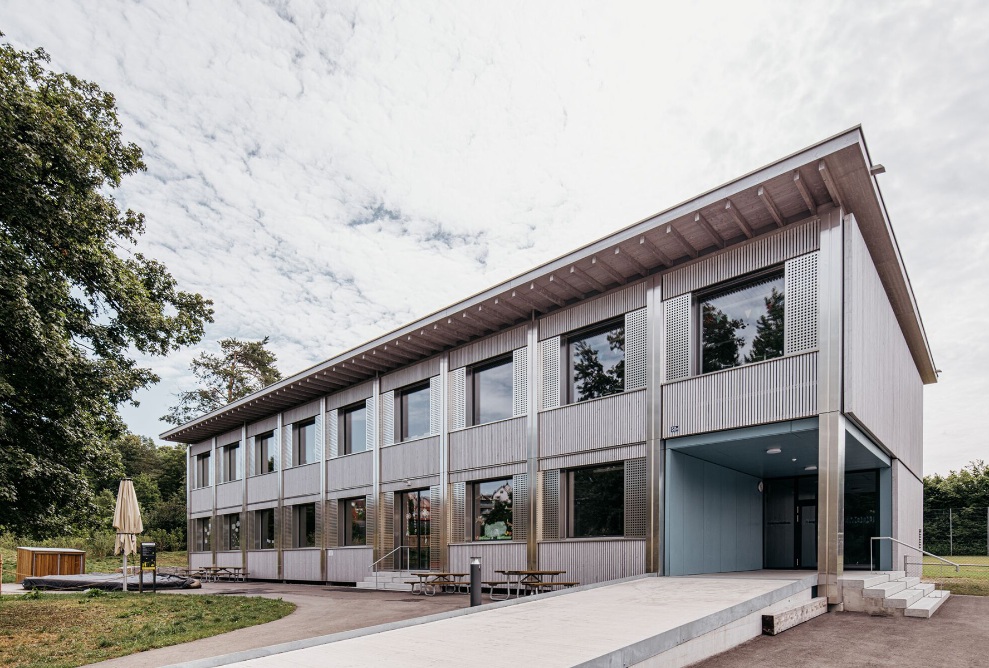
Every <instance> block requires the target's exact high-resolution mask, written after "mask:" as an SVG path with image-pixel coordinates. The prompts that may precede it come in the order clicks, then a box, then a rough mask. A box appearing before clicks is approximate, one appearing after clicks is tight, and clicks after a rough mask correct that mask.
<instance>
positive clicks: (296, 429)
mask: <svg viewBox="0 0 989 668" xmlns="http://www.w3.org/2000/svg"><path fill="white" fill-rule="evenodd" d="M307 427H312V428H313V430H312V434H313V438H312V441H313V442H312V461H310V460H309V458H308V457H306V461H304V462H303V461H299V460H300V459H302V457H301V455H302V454H306V452H307V450H308V442H303V441H302V434H304V433H305V429H306V428H307ZM315 463H316V418H315V417H311V418H305V419H304V420H298V421H296V422H293V423H292V466H293V467H295V466H306V465H307V464H315Z"/></svg>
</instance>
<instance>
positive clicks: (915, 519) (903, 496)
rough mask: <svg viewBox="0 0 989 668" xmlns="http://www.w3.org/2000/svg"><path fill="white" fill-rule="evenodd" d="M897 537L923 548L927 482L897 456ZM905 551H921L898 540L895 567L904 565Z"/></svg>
mask: <svg viewBox="0 0 989 668" xmlns="http://www.w3.org/2000/svg"><path fill="white" fill-rule="evenodd" d="M892 469H893V538H896V539H898V540H902V541H903V542H904V543H907V544H908V545H914V546H916V547H919V548H921V549H923V547H924V546H923V529H924V483H923V482H922V481H921V480H920V479H919V478H917V476H915V475H914V474H913V473H912V472H911V471H910V469H908V468H907V467H906V466H904V464H903V462H901V461H900V460H898V459H894V460H893V466H892ZM903 555H908V556H909V557H910V559H911V561H916V560H917V559H918V558H919V557H920V556H921V555H920V553H919V552H917V551H916V550H910V549H907V548H905V547H903V546H902V545H897V544H895V543H894V546H893V568H894V569H897V570H899V569H902V568H903Z"/></svg>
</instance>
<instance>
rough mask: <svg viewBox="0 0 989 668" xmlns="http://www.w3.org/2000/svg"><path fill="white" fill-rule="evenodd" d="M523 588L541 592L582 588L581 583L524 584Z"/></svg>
mask: <svg viewBox="0 0 989 668" xmlns="http://www.w3.org/2000/svg"><path fill="white" fill-rule="evenodd" d="M522 586H523V587H528V588H529V589H532V590H540V589H546V590H552V589H553V587H578V586H580V583H579V582H523V583H522Z"/></svg>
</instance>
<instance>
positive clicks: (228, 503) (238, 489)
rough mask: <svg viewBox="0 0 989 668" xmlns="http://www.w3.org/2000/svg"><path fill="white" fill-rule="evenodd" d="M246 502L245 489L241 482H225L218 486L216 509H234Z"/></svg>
mask: <svg viewBox="0 0 989 668" xmlns="http://www.w3.org/2000/svg"><path fill="white" fill-rule="evenodd" d="M243 500H244V487H243V483H242V482H241V481H240V480H235V481H233V482H225V483H223V484H220V485H217V486H216V507H217V508H233V507H235V506H236V507H237V509H238V510H239V509H240V506H241V504H242V502H243Z"/></svg>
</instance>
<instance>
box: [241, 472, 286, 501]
mask: <svg viewBox="0 0 989 668" xmlns="http://www.w3.org/2000/svg"><path fill="white" fill-rule="evenodd" d="M277 498H278V473H277V472H273V473H265V474H264V475H257V476H254V477H253V478H248V479H247V502H248V503H258V502H260V501H268V500H272V499H277Z"/></svg>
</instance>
